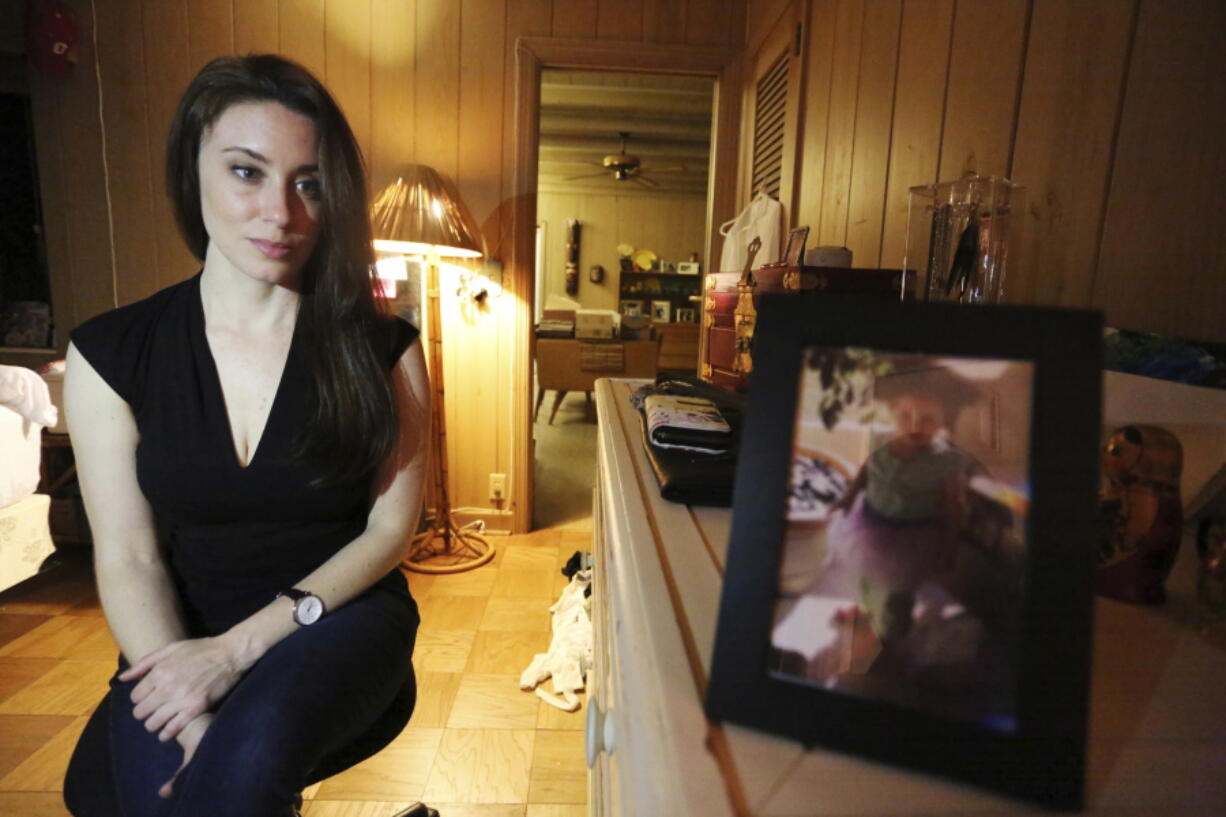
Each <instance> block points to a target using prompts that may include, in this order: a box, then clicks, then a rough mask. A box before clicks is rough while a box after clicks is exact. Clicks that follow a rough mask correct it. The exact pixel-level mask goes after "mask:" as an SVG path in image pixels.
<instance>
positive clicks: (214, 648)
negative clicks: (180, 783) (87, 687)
mask: <svg viewBox="0 0 1226 817" xmlns="http://www.w3.org/2000/svg"><path fill="white" fill-rule="evenodd" d="M242 674H243V673H242V670H241V669H240V668H239V666H238V664H237V662H235V661H234V660H233V657H232V656H231V655H230V653H229V652H228V650H227V649H226V648H225V646H224V645H223V644H222V642H220V641H219V640H218V639H216V638H195V639H189V640H187V641H176V642H174V643H172V644H167V645H166V646H165V647H162V648H161V649H160V650H155V651H154V652H151V653H149V654H148V655H146V656H145V657H143V658H141V659H140V660H139V661H137V662H136V663H135V664H133V665H132V666H131V667H129V668H128V669H126V670H124V671H123V672H122V673H120V675H119V680H121V681H134V680H136V679H138V678H139V679H140V683H138V684H137V685H136V688H135V689H134V690H132V702H133V703H134V704H136V706H135V707H134V708H133V710H132V714H133V715H135V716H136V719H137V720H140V721H144V722H145V729H147V730H148V731H150V732H159V734H158V739H159V740H162V741H167V740H170V739H171V738H173V737H175V736H176V735H178V734H179V732H180V731H182V729H183V727H185V726H187V724H189V723H191V722H192V721H193V720H194V719H195V718H196V717H197V716H198V715H201V714H202V713H204V712H207V711H208V710H209V709H210V708H211V707H212V706H213V705H214V704H216V703H217V702H218V701H220V700H221V699H222V698H224V697H225V696H226V693H228V692H229V691H230V690H231V689H233V688H234V685H235V684H236V683H238V680H239V678H241V677H242Z"/></svg>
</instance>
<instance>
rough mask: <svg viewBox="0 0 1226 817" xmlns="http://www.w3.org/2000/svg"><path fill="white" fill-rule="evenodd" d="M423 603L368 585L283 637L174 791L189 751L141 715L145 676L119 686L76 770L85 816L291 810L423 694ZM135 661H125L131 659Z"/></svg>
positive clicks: (368, 751) (246, 815) (369, 751)
mask: <svg viewBox="0 0 1226 817" xmlns="http://www.w3.org/2000/svg"><path fill="white" fill-rule="evenodd" d="M418 621H419V618H418V615H417V608H416V604H415V603H414V602H413V601H411V600H409V599H408V598H407V597H405V596H400V595H398V594H394V593H391V592H388V591H386V590H382V589H374V590H371V591H368V592H367V593H365V594H364V595H362V596H359V597H358V598H356V599H354V600H353V601H351V602H350V603H349V604H347V605H345V606H344V607H342V608H340V609H339V610H337V611H335V612H333V613H329V614H328V615H326V616H324V618H322V619H321V620H320V621H319V622H317V623H316V624H312V625H311V626H309V627H303V628H301V629H299V630H298V631H297V632H295V633H293V634H292V635H290V636H289V637H287V638H285V639H283V640H282V641H280V642H279V643H278V644H277V645H276V646H274V647H273V648H272V649H271V650H269V651H268V652H267V653H266V654H265V655H264V657H263V658H262V659H260V661H259V662H258V663H256V665H255V666H254V667H252V668H251V670H250V671H249V672H248V673H247V674H246V675H245V676H243V678H242V680H240V681H239V682H238V684H237V685H236V686H235V687H234V689H233V690H232V691H231V692H230V694H229V695H228V696H227V697H226V698H225V699H224V700H223V701H222V702H221V704H220V705H219V706H218V707H217V708H216V709H215V717H214V720H213V723H212V725H211V726H210V727H209V729H208V731H207V732H205V735H204V738H203V739H202V740H201V741H200V745H199V746H198V747H197V749H196V754H195V756H194V757H193V758H192V761H191V763H189V764H188V766H187V768H186V769H184V770H183V773H182V774H181V775H179V778H178V780H176V781H175V785H174V795H173V796H172V797H171V798H170V799H169V800H163V799H161V798H159V797H158V794H157V790H158V788H159V787H160V786H161V785H162V784H163V783H165V782H166V781H167V780H169V779H170V778H171V776H172V775H174V773H175V770H176V769H178V767H179V764H180V763H181V762H182V760H183V751H182V748H181V747H180V746H179V743H178V741H175V740H170V741H167V742H166V743H161V742H159V741H158V739H157V734H156V733H154V734H150V733H149V732H146V731H145V728H144V724H143V723H141V722H140V721H138V720H136V718H135V717H133V715H132V707H133V704H132V703H131V701H130V699H129V695H130V694H131V692H132V689H133V688H134V687H135V683H136V682H130V683H122V682H120V681H118V680H117V679H115V678H112V679H111V690H110V692H109V693H108V694H107V695H106V697H104V698H103V699H102V703H101V704H100V705H99V706H98V709H97V710H96V711H95V712H94V715H93V717H92V718H90V721H89V723H88V725H87V726H86V727H85V731H84V732H83V733H82V735H81V740H80V742H79V743H78V744H77V748H76V751H75V752H74V753H73V756H72V760H71V762H70V763H69V765H68V774H67V776H66V778H65V781H64V801H65V803H66V804H67V806H68V810H69V811H70V812H71V813H72V814H74V815H76V817H193V816H194V815H206V814H207V815H211V816H212V817H216V816H217V815H226V817H281V816H282V815H289V814H290V813H291V805H292V803H293V802H294V798H295V796H296V795H297V794H298V793H299V792H300V791H302V789H303V788H305V787H306V786H308V785H310V784H311V783H314V782H316V781H319V780H322V779H324V778H326V777H330V776H332V775H334V774H336V773H338V772H340V771H343V770H344V769H347V768H349V767H350V766H353V765H354V764H356V763H359V762H360V761H362V760H365V759H366V758H368V757H370V756H371V755H373V754H374V753H375V752H378V751H379V750H380V749H382V748H383V747H384V746H386V745H387V744H388V743H389V742H391V740H392V739H393V738H395V737H396V736H397V735H398V734H400V730H401V729H403V728H404V726H405V724H406V723H408V720H409V716H410V715H411V714H412V712H413V706H414V704H415V703H416V700H417V686H416V681H415V679H414V676H413V665H412V660H411V659H412V653H413V643H414V640H415V639H416V635H417V624H418ZM125 666H126V663H125V662H124V661H123V660H122V659H121V660H120V669H121V670H122V669H123V668H124V667H125Z"/></svg>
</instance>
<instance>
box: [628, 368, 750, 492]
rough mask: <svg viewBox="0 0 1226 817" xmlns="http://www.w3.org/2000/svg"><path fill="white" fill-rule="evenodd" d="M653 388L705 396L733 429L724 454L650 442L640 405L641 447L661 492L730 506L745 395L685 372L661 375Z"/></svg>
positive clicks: (685, 394) (645, 417)
mask: <svg viewBox="0 0 1226 817" xmlns="http://www.w3.org/2000/svg"><path fill="white" fill-rule="evenodd" d="M655 390H656V392H657V393H661V394H675V395H684V396H687V397H705V398H706V399H708V400H710V401H711V402H712V403H715V405H716V406H717V407H718V408H719V411H720V414H722V415H723V417H724V420H725V421H726V422H727V423H728V425H729V426H730V427H731V429H732V439H731V441H730V442H729V445H728V451H727V452H726V453H723V454H698V453H695V452H692V451H680V450H677V449H674V448H660V447H659V446H656V445H652V443H651V441H650V440H649V439H648V436H647V416H646V415H645V414H644V413H643V411H642V409H641V407H640V409H639V427H640V428H641V429H642V437H643V449H644V450H645V451H646V452H647V460H648V461H649V462H650V463H651V469H652V471H654V472H655V475H656V481H657V482H659V483H660V496H662V497H664V498H665V499H667V500H669V501H670V502H682V503H685V504H686V505H708V506H713V507H718V508H728V507H731V506H732V487H733V482H734V480H735V478H736V457H737V451H738V449H739V447H740V442H741V423H742V418H743V417H744V407H745V397H744V395H740V394H734V393H732V392H729V391H726V390H725V389H721V388H718V387H716V386H712V385H711V384H709V383H704V382H703V381H701V380H698V379H697V378H694V377H691V376H685V375H680V376H678V375H660V376H659V377H657V378H656V385H655Z"/></svg>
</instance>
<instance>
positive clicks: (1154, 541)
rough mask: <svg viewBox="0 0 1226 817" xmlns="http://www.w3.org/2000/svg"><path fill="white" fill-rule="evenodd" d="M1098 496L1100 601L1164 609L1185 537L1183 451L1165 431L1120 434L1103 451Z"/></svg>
mask: <svg viewBox="0 0 1226 817" xmlns="http://www.w3.org/2000/svg"><path fill="white" fill-rule="evenodd" d="M1102 466H1103V485H1102V490H1101V493H1100V495H1099V516H1100V528H1099V542H1098V567H1097V569H1096V571H1095V577H1094V589H1095V591H1096V592H1098V594H1099V595H1102V596H1107V597H1109V598H1113V599H1118V600H1119V601H1126V602H1131V603H1133V604H1161V603H1162V602H1164V601H1165V600H1166V590H1165V588H1164V587H1163V584H1164V582H1165V581H1166V577H1167V575H1168V574H1169V573H1170V572H1171V566H1172V565H1173V564H1174V563H1175V555H1176V553H1178V552H1179V540H1180V537H1181V535H1182V530H1181V527H1182V525H1183V503H1182V501H1181V500H1180V497H1179V476H1180V473H1181V472H1182V470H1183V448H1182V446H1180V444H1179V440H1178V439H1177V438H1176V437H1175V435H1174V434H1172V433H1170V432H1169V431H1167V430H1166V429H1164V428H1159V427H1157V426H1147V425H1128V426H1123V427H1121V428H1117V429H1116V430H1115V431H1113V432H1112V433H1111V436H1110V437H1108V438H1107V442H1106V445H1104V446H1103V458H1102Z"/></svg>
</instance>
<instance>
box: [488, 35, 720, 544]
mask: <svg viewBox="0 0 1226 817" xmlns="http://www.w3.org/2000/svg"><path fill="white" fill-rule="evenodd" d="M743 53H744V52H742V51H740V50H732V49H727V48H713V47H706V46H692V45H671V44H669V45H660V46H656V47H648V48H645V47H644V46H643V44H642V43H633V42H599V41H592V40H577V39H566V38H555V37H520V38H519V39H518V40H516V42H515V123H514V128H515V130H514V150H515V152H514V155H513V156H512V159H513V161H514V162H515V171H514V178H513V188H512V190H511V195H510V197H509V198H510V200H511V226H510V237H511V241H510V248H509V250H510V251H509V256H508V258H507V259H506V260H507V265H506V267H507V284H508V285H509V287H508V288H509V289H510V291H511V292H512V293H514V295H515V296H516V297H515V298H514V302H515V307H514V326H513V332H514V342H513V348H512V353H511V366H512V374H511V385H512V394H513V395H514V398H513V399H512V404H511V406H512V407H511V429H512V448H511V459H512V468H511V472H512V477H511V508H512V514H511V528H512V532H513V533H527V532H528V531H529V530H530V529H531V526H532V503H533V498H534V496H535V486H534V485H533V470H534V457H533V451H532V347H533V343H532V341H533V337H532V331H533V326H532V304H533V299H534V287H535V286H536V281H535V275H534V272H535V265H534V232H533V230H534V228H535V225H536V182H537V169H538V161H539V152H540V101H541V99H540V97H541V70H542V69H543V68H569V69H576V70H588V71H625V72H633V73H645V74H686V75H691V76H707V77H711V78H713V79H714V80H715V100H714V105H713V110H712V116H711V123H712V127H711V161H710V165H709V170H708V181H707V225H708V235H707V242H706V248H705V249H706V261H705V263H706V264H707V265H708V269H710V264H711V263H712V259H713V258H714V257H715V254H714V248H715V246H716V244H717V242H716V240H715V239H716V230H717V225H719V224H721V223H722V222H724V221H726V220H727V219H729V218H732V217H733V216H734V215H735V208H736V202H737V196H738V195H739V192H740V191H739V190H738V188H737V183H738V176H739V174H738V173H737V166H738V161H737V160H738V156H739V144H740V130H741V121H740V117H741V105H742V99H741V96H742V87H741V73H742V63H743Z"/></svg>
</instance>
